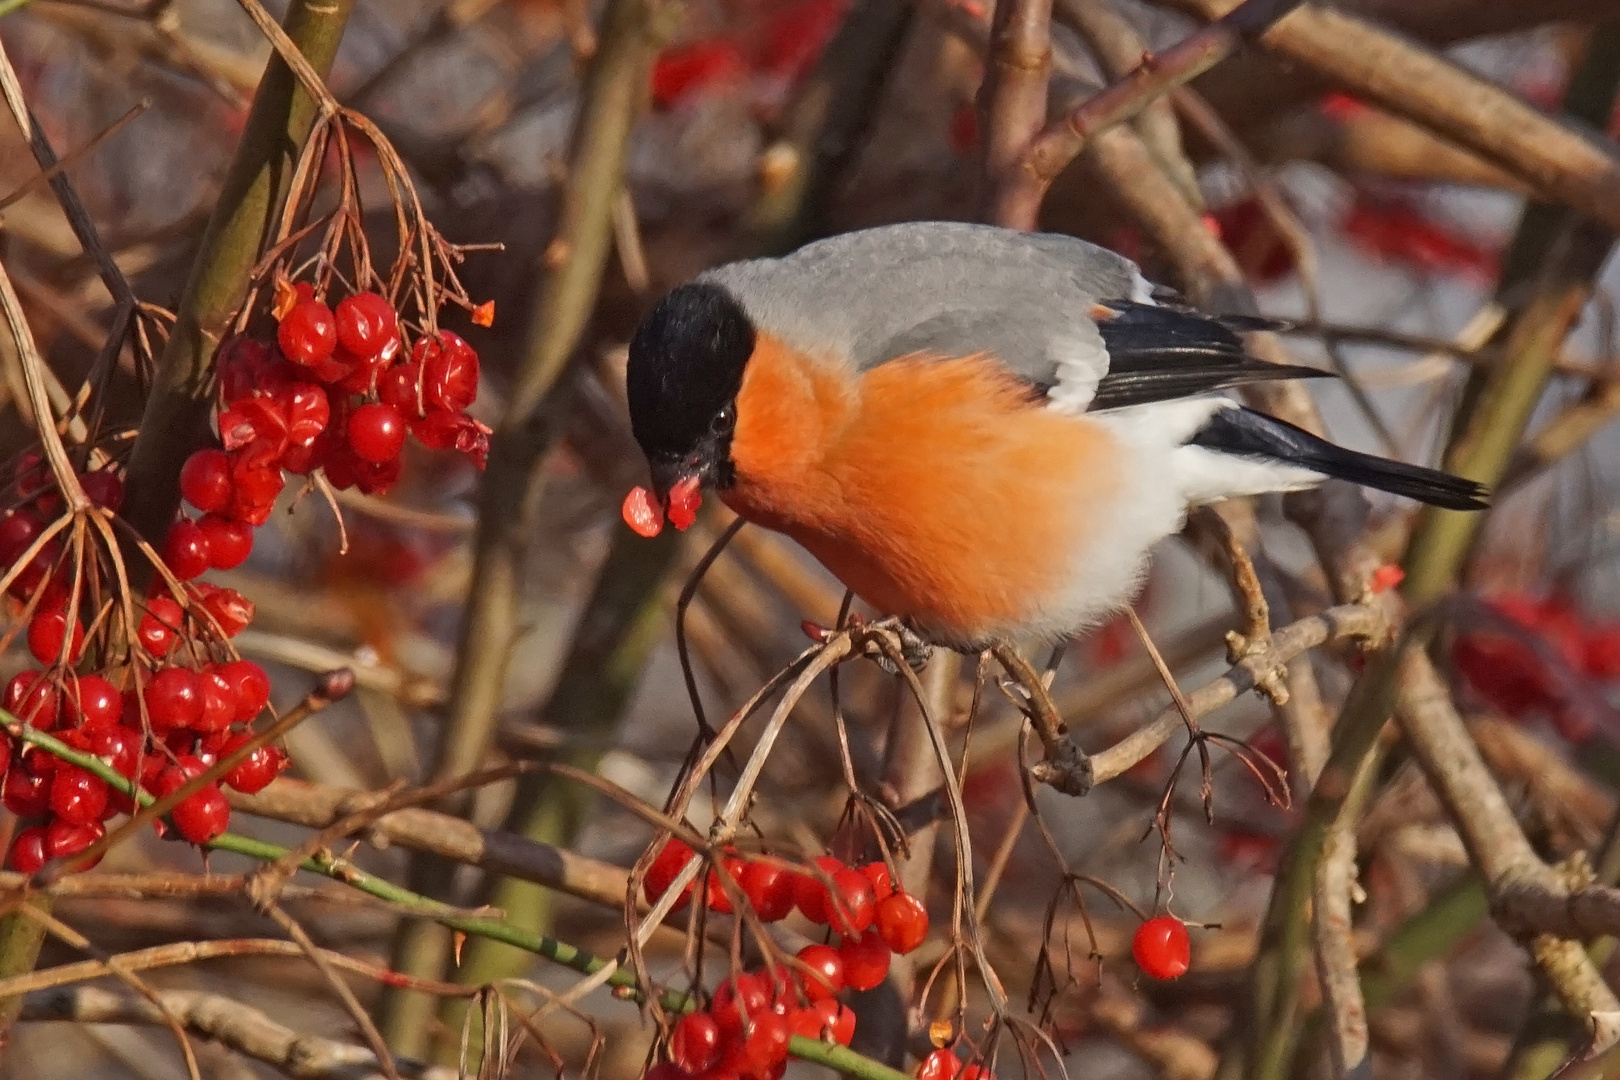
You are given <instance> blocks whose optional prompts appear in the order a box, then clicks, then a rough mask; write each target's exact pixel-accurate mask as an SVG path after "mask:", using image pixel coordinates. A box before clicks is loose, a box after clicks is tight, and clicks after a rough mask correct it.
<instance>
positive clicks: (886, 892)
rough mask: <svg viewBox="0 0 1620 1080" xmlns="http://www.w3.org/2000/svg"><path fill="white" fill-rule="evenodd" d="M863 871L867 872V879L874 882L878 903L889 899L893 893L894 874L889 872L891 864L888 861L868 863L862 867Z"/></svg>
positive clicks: (873, 887)
mask: <svg viewBox="0 0 1620 1080" xmlns="http://www.w3.org/2000/svg"><path fill="white" fill-rule="evenodd" d="M861 873H863V874H865V875H866V880H868V881H870V882H871V883H872V894H873V898H874V899H875V900H877V902H878V903H882V902H883V901H884V900H886V899H888V898H889V896H890V895H891V894H893V892H894V876H893V875H892V874H890V873H889V866H888V864H887V863H881V862H874V863H867V864H866V865H865V866H863V867H861Z"/></svg>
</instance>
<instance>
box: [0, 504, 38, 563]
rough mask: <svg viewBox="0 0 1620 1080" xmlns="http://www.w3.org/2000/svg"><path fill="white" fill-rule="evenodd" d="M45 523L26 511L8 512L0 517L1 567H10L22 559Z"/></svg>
mask: <svg viewBox="0 0 1620 1080" xmlns="http://www.w3.org/2000/svg"><path fill="white" fill-rule="evenodd" d="M44 531H45V523H44V522H43V521H41V520H39V518H37V517H35V516H34V515H33V514H30V513H28V512H26V511H24V510H8V511H6V514H5V516H4V517H0V566H10V565H11V564H12V563H14V562H16V561H17V560H18V559H20V558H22V556H23V553H24V552H26V551H27V550H28V548H29V546H30V545H32V544H33V542H34V540H35V539H36V538H38V536H39V534H40V533H42V532H44Z"/></svg>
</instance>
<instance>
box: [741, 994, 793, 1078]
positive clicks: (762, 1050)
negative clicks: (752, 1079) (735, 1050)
mask: <svg viewBox="0 0 1620 1080" xmlns="http://www.w3.org/2000/svg"><path fill="white" fill-rule="evenodd" d="M792 1038H793V1030H792V1029H791V1028H790V1027H788V1022H787V1017H785V1016H782V1015H780V1014H779V1013H776V1012H772V1011H771V1010H769V1009H766V1010H763V1011H761V1012H759V1013H757V1014H755V1015H753V1016H751V1017H749V1019H748V1026H747V1028H746V1029H745V1031H744V1034H743V1043H742V1059H743V1061H744V1063H746V1065H747V1066H748V1069H747V1071H748V1072H749V1074H750V1075H754V1076H763V1075H765V1074H766V1073H768V1072H769V1071H770V1070H771V1069H774V1068H775V1067H776V1066H778V1065H780V1064H781V1063H782V1062H784V1061H786V1060H787V1053H788V1042H789V1041H790V1040H791V1039H792Z"/></svg>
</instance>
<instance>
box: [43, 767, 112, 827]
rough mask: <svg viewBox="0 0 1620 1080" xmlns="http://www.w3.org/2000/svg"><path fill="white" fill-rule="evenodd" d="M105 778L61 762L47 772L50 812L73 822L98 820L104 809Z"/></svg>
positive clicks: (85, 823)
mask: <svg viewBox="0 0 1620 1080" xmlns="http://www.w3.org/2000/svg"><path fill="white" fill-rule="evenodd" d="M107 792H108V788H107V781H105V780H103V779H102V778H101V777H99V776H97V775H95V774H94V773H92V772H87V771H86V770H84V769H81V768H79V766H77V765H70V764H68V763H66V762H63V763H62V764H61V765H59V766H57V768H56V772H55V773H53V774H52V775H51V813H53V814H55V815H56V816H57V817H59V818H61V819H62V820H63V821H68V822H72V823H73V824H75V825H88V824H90V823H91V822H93V821H100V820H101V816H102V812H103V811H104V810H106V809H107Z"/></svg>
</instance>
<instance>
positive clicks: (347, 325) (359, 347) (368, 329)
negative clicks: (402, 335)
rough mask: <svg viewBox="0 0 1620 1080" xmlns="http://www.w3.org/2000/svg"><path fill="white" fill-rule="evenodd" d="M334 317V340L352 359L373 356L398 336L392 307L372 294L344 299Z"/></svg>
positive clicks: (395, 317) (397, 322)
mask: <svg viewBox="0 0 1620 1080" xmlns="http://www.w3.org/2000/svg"><path fill="white" fill-rule="evenodd" d="M336 314H337V336H338V341H339V343H340V344H342V346H343V347H344V348H345V349H347V350H348V351H349V352H351V353H353V354H354V355H356V356H376V355H377V354H378V353H380V352H382V350H383V348H384V346H386V345H387V344H388V342H389V341H390V340H391V339H393V338H395V337H397V336H398V335H399V319H398V316H396V315H395V314H394V305H392V304H390V303H389V302H388V301H387V300H384V299H383V298H382V297H381V296H378V295H377V294H376V293H374V292H363V293H355V294H354V295H353V296H349V297H345V298H344V300H343V301H342V302H341V303H340V304H338V306H337V313H336Z"/></svg>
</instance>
